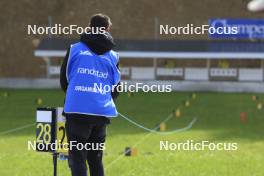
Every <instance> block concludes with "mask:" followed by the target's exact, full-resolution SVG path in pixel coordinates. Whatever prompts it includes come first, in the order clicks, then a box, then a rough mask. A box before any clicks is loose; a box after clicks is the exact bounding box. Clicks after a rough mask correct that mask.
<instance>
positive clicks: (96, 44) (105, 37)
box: [60, 33, 119, 123]
mask: <svg viewBox="0 0 264 176" xmlns="http://www.w3.org/2000/svg"><path fill="white" fill-rule="evenodd" d="M80 41H81V42H83V43H84V44H86V45H87V46H88V47H89V48H90V49H91V50H92V51H93V52H94V53H96V54H98V55H101V54H104V53H106V52H108V51H110V50H111V49H113V47H114V46H115V43H114V40H113V38H112V36H111V35H110V34H109V33H105V34H82V35H81V37H80ZM69 51H70V49H68V50H67V53H66V56H65V58H64V60H63V63H62V66H61V72H60V85H61V89H62V90H63V91H64V92H66V91H67V87H68V81H67V78H66V68H67V63H68V58H69ZM117 66H118V65H117ZM118 95H119V93H118V91H117V90H114V91H113V92H112V97H113V99H116V98H117V96H118ZM66 116H72V117H74V118H83V117H85V120H89V121H90V122H91V123H110V120H109V118H106V117H102V116H91V115H81V114H66Z"/></svg>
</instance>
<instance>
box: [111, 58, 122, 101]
mask: <svg viewBox="0 0 264 176" xmlns="http://www.w3.org/2000/svg"><path fill="white" fill-rule="evenodd" d="M116 66H117V68H118V69H119V63H117V65H116ZM118 86H120V82H119V83H118V84H117V86H116V87H115V88H114V90H113V91H112V92H111V95H112V98H113V99H116V98H117V97H118V96H119V92H118V89H117V87H118Z"/></svg>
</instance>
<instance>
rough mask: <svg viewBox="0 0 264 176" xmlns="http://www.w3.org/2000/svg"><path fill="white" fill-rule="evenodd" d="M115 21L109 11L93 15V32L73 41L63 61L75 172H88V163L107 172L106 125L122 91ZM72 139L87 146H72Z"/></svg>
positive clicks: (95, 175)
mask: <svg viewBox="0 0 264 176" xmlns="http://www.w3.org/2000/svg"><path fill="white" fill-rule="evenodd" d="M111 25H112V24H111V20H110V18H109V17H108V16H107V15H104V14H95V15H93V16H92V17H91V19H90V24H89V27H90V29H91V30H90V32H89V33H84V34H82V35H81V37H80V41H79V42H77V43H75V44H72V45H71V47H70V48H69V49H68V51H67V54H66V56H65V59H64V61H63V63H62V67H61V74H60V84H61V88H62V89H63V90H64V91H65V92H66V96H65V104H64V115H65V116H66V133H67V138H68V143H69V144H70V148H69V161H68V162H69V167H70V169H71V173H72V176H87V163H88V165H89V172H90V176H104V168H103V163H102V158H103V149H104V143H105V138H106V126H107V125H108V124H109V123H110V119H111V118H112V117H116V116H117V115H118V112H117V109H116V106H115V103H114V99H116V98H117V96H118V94H119V93H118V92H117V89H116V87H115V86H117V85H118V84H119V81H120V72H119V69H118V63H119V57H118V54H117V53H116V52H115V51H113V50H112V49H113V47H114V46H115V43H114V41H113V38H112V36H111V34H110V27H111ZM95 28H96V29H95ZM98 28H100V30H99V31H101V32H100V33H98ZM102 29H103V30H102ZM93 31H97V32H94V33H93ZM102 31H103V32H102ZM100 86H102V87H101V88H100ZM107 86H108V87H111V88H112V87H115V88H114V89H111V91H107V89H104V87H107ZM71 142H72V143H73V142H76V143H78V144H82V145H83V146H85V145H86V148H82V149H80V148H78V147H77V146H76V145H72V146H71ZM87 146H88V147H90V148H87Z"/></svg>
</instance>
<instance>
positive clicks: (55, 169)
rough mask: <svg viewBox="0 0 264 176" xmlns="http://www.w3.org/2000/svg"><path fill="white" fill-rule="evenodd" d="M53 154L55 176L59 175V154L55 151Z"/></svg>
mask: <svg viewBox="0 0 264 176" xmlns="http://www.w3.org/2000/svg"><path fill="white" fill-rule="evenodd" d="M52 155H53V176H57V156H58V154H57V153H56V152H54V153H53V154H52Z"/></svg>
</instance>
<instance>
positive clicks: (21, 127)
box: [0, 123, 35, 135]
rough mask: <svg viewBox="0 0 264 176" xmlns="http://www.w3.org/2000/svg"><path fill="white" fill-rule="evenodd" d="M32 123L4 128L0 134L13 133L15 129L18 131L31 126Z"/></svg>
mask: <svg viewBox="0 0 264 176" xmlns="http://www.w3.org/2000/svg"><path fill="white" fill-rule="evenodd" d="M33 125H35V123H32V124H28V125H24V126H20V127H17V128H13V129H10V130H6V131H2V132H0V135H4V134H9V133H13V132H16V131H20V130H23V129H26V128H29V127H31V126H33Z"/></svg>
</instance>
